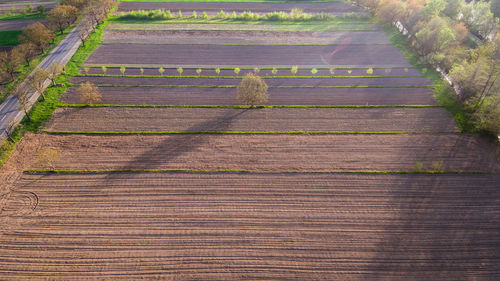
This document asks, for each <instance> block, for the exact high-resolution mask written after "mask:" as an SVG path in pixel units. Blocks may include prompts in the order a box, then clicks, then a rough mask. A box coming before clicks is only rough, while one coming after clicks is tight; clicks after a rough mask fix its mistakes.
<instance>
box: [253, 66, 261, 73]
mask: <svg viewBox="0 0 500 281" xmlns="http://www.w3.org/2000/svg"><path fill="white" fill-rule="evenodd" d="M259 72H260V68H258V67H254V68H253V73H254V74H255V75H259Z"/></svg>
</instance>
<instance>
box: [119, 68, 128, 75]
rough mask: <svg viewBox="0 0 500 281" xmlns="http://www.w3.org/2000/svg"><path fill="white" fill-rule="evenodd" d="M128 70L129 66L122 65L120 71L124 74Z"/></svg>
mask: <svg viewBox="0 0 500 281" xmlns="http://www.w3.org/2000/svg"><path fill="white" fill-rule="evenodd" d="M126 70H127V68H126V67H125V66H122V67H120V72H121V73H122V75H125V71H126Z"/></svg>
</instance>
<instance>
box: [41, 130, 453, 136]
mask: <svg viewBox="0 0 500 281" xmlns="http://www.w3.org/2000/svg"><path fill="white" fill-rule="evenodd" d="M41 132H43V133H46V134H53V135H183V134H207V135H222V134H232V135H247V134H248V135H273V134H289V135H302V134H307V135H319V134H346V135H357V134H360V135H361V134H362V135H394V134H441V133H460V131H418V132H410V131H379V132H377V131H272V132H271V131H265V132H263V131H252V132H249V131H158V132H149V131H126V132H99V131H88V132H86V131H49V130H42V131H41Z"/></svg>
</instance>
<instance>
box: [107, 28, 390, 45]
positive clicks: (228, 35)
mask: <svg viewBox="0 0 500 281" xmlns="http://www.w3.org/2000/svg"><path fill="white" fill-rule="evenodd" d="M344 40H352V41H353V42H356V44H390V42H389V40H388V38H387V36H386V35H385V33H384V32H382V31H357V32H270V31H226V30H224V31H196V30H194V31H171V30H148V31H145V30H133V31H124V30H107V31H106V32H105V33H104V39H103V42H105V43H108V44H117V43H121V44H126V43H133V44H180V45H183V44H219V45H220V44H238V45H245V44H259V45H276V44H281V45H311V44H319V45H327V44H340V43H342V42H343V41H344Z"/></svg>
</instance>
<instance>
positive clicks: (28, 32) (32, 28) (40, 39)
mask: <svg viewBox="0 0 500 281" xmlns="http://www.w3.org/2000/svg"><path fill="white" fill-rule="evenodd" d="M53 39H54V32H52V31H51V30H50V29H48V28H47V27H46V26H45V25H43V24H42V23H40V22H36V23H33V24H30V25H28V26H27V27H26V28H25V29H24V30H23V32H22V33H21V35H19V41H20V42H21V43H32V44H34V45H35V46H36V47H37V49H38V50H39V51H40V52H42V53H43V51H44V50H45V48H47V47H48V46H49V42H51V41H52V40H53Z"/></svg>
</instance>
